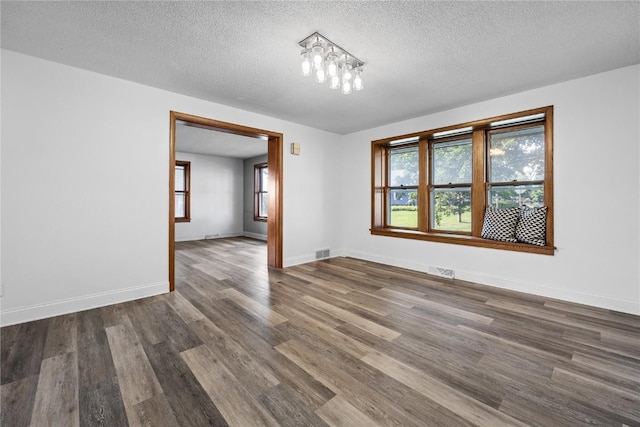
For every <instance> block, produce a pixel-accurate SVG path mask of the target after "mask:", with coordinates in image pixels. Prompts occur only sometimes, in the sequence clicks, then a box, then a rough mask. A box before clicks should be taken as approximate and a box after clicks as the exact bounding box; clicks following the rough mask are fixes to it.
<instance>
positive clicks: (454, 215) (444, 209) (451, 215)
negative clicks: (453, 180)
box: [431, 187, 471, 232]
mask: <svg viewBox="0 0 640 427" xmlns="http://www.w3.org/2000/svg"><path fill="white" fill-rule="evenodd" d="M431 227H432V228H433V229H434V230H445V231H466V232H471V188H470V187H461V188H434V189H433V190H432V191H431Z"/></svg>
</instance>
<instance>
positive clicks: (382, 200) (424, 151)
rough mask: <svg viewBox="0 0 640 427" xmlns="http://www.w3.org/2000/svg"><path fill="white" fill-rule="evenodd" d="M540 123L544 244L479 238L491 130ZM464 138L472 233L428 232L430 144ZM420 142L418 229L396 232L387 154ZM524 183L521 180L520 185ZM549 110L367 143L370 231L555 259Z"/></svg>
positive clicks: (551, 129) (493, 118) (549, 108)
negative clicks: (469, 154) (389, 200)
mask: <svg viewBox="0 0 640 427" xmlns="http://www.w3.org/2000/svg"><path fill="white" fill-rule="evenodd" d="M540 114H544V118H543V119H541V120H537V121H532V122H524V121H516V122H515V123H513V124H508V125H504V126H500V127H492V123H496V122H501V121H507V120H512V119H520V118H522V119H524V118H525V117H529V116H535V115H540ZM534 123H535V125H540V124H543V125H544V131H545V153H544V160H545V174H544V181H543V190H544V200H545V202H544V204H545V206H547V227H546V233H547V235H546V246H537V245H531V244H527V243H511V242H500V241H496V240H489V239H484V238H482V237H481V233H482V224H483V220H484V212H485V210H486V206H487V191H488V188H489V187H488V186H489V175H488V174H489V150H488V144H489V142H488V135H489V132H492V131H495V130H496V129H500V130H504V129H508V128H517V127H521V126H529V125H531V126H533V125H534ZM467 128H469V129H468V130H467V131H465V132H461V133H459V134H455V135H450V136H448V137H446V138H445V137H443V138H437V139H435V137H434V134H438V133H442V132H448V131H451V132H455V131H456V130H458V129H460V130H462V129H467ZM465 135H467V136H470V137H471V140H472V156H473V157H472V159H473V160H472V161H473V167H472V182H471V218H472V228H471V232H470V233H467V232H465V233H461V232H454V231H451V232H448V231H440V230H432V229H431V224H430V221H431V214H430V211H429V209H430V201H429V199H430V191H431V177H430V172H431V171H430V170H429V168H430V164H431V153H432V149H431V147H432V144H434V143H437V142H440V141H445V140H451V139H460V138H463V137H464V136H465ZM415 139H417V140H418V142H417V143H418V147H419V171H420V174H419V177H420V178H419V184H418V227H417V228H415V229H407V228H398V227H390V226H388V225H387V224H388V218H387V215H388V213H387V197H388V194H389V192H388V190H389V185H388V173H389V169H388V167H389V166H388V164H389V151H390V149H393V148H398V147H400V146H401V145H400V144H397V145H396V143H397V142H398V141H404V140H407V141H411V142H410V143H408V144H407V146H409V145H410V144H415ZM518 183H520V184H523V183H524V182H518ZM553 216H554V209H553V106H546V107H542V108H536V109H532V110H526V111H520V112H517V113H512V114H505V115H502V116H497V117H491V118H487V119H482V120H477V121H473V122H467V123H461V124H457V125H453V126H447V127H442V128H438V129H432V130H426V131H421V132H415V133H412V134H406V135H400V136H395V137H390V138H384V139H379V140H375V141H371V229H370V232H371V234H372V235H378V236H388V237H400V238H407V239H416V240H426V241H431V242H439V243H450V244H457V245H465V246H476V247H483V248H492V249H503V250H509V251H516V252H528V253H537V254H544V255H553V254H554V253H555V246H554V241H553V237H554V227H553Z"/></svg>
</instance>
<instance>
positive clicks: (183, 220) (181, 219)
mask: <svg viewBox="0 0 640 427" xmlns="http://www.w3.org/2000/svg"><path fill="white" fill-rule="evenodd" d="M176 222H191V218H176Z"/></svg>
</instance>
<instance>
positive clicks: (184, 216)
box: [174, 160, 191, 222]
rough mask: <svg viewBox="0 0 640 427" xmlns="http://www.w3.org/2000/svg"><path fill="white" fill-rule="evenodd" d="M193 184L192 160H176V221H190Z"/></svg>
mask: <svg viewBox="0 0 640 427" xmlns="http://www.w3.org/2000/svg"><path fill="white" fill-rule="evenodd" d="M190 185H191V162H185V161H182V160H176V167H175V181H174V189H175V204H174V208H175V219H176V222H189V221H190V220H191V212H190V191H189V187H190Z"/></svg>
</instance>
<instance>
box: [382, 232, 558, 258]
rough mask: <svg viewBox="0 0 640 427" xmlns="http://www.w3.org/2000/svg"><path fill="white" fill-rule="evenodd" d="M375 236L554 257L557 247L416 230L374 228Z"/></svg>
mask: <svg viewBox="0 0 640 427" xmlns="http://www.w3.org/2000/svg"><path fill="white" fill-rule="evenodd" d="M371 234H372V235H374V236H387V237H400V238H404V239H415V240H426V241H429V242H438V243H451V244H454V245H465V246H476V247H480V248H490V249H502V250H505V251H515V252H528V253H534V254H542V255H553V254H554V253H555V247H553V246H536V245H530V244H528V243H511V242H499V241H497V240H488V239H483V238H481V237H475V236H465V235H460V234H445V233H424V232H422V231H416V230H402V229H397V228H372V229H371Z"/></svg>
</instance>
